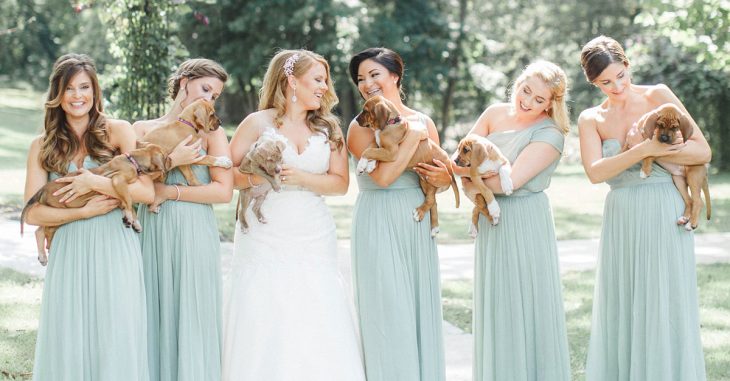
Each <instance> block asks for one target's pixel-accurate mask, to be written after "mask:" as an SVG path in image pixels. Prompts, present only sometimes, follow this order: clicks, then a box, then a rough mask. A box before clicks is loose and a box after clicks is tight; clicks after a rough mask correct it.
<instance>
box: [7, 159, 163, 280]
mask: <svg viewBox="0 0 730 381" xmlns="http://www.w3.org/2000/svg"><path fill="white" fill-rule="evenodd" d="M165 161H166V156H165V154H164V153H163V151H162V148H160V146H158V145H155V144H147V145H145V146H144V147H142V148H137V149H135V150H132V151H129V152H128V153H124V154H121V155H117V156H115V157H114V158H113V159H111V160H110V161H108V162H107V163H106V164H104V165H101V166H99V167H96V168H93V169H90V170H89V171H90V172H91V173H94V174H97V175H102V176H105V177H109V178H111V179H112V186H113V187H114V190H115V191H116V192H117V194H119V197H120V198H119V201H120V205H119V208H120V209H122V210H123V211H124V217H123V218H122V221H123V222H124V226H126V227H132V228H133V229H134V231H136V232H137V233H139V232H141V231H142V226H141V225H140V224H139V221H137V214H136V213H135V211H134V208H133V207H132V196H131V195H130V194H129V189H128V187H127V185H128V184H130V183H132V182H134V181H135V180H137V177H138V176H139V175H141V174H146V175H150V177H152V178H159V177H162V176H164V173H165V172H166V171H167V167H166V166H165ZM79 173H81V172H80V171H76V172H73V173H69V174H68V176H75V175H78V174H79ZM66 185H67V184H65V183H57V182H54V181H50V182H48V183H46V185H44V186H43V187H42V188H41V189H39V190H38V192H36V194H34V195H33V197H31V198H30V200H28V202H27V203H26V204H25V207H24V208H23V211H22V212H21V214H20V234H23V222H24V221H25V214H26V213H27V212H28V210H30V208H31V207H32V206H33V205H35V204H43V205H47V206H51V207H54V208H81V207H82V206H84V205H86V203H87V202H88V201H89V200H90V199H91V198H92V197H94V196H96V195H98V194H99V193H98V192H89V193H86V194H84V195H82V196H80V197H78V198H76V199H75V200H73V201H71V202H60V199H61V198H62V197H63V195H58V196H54V195H53V193H54V192H56V191H57V190H59V189H61V188H63V187H64V186H66ZM58 228H59V226H44V227H42V230H43V235H40V233H39V232H40V230H41V229H39V230H38V231H36V243H37V245H38V261H39V262H40V263H41V264H42V265H44V266H45V265H46V263H48V256H47V254H46V249H50V247H51V240H53V235H54V234H55V233H56V230H58ZM44 239H45V242H46V245H45V247H44V244H43V240H44Z"/></svg>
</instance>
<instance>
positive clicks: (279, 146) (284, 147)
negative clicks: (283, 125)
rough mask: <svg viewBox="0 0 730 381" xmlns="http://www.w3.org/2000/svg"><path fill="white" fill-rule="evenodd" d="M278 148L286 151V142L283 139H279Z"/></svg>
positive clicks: (280, 150)
mask: <svg viewBox="0 0 730 381" xmlns="http://www.w3.org/2000/svg"><path fill="white" fill-rule="evenodd" d="M276 149H278V150H279V152H284V150H285V149H286V143H284V142H282V141H281V140H277V141H276Z"/></svg>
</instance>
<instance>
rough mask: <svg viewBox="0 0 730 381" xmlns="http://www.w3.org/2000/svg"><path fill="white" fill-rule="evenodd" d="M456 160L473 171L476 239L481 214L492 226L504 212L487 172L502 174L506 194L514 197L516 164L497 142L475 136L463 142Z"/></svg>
mask: <svg viewBox="0 0 730 381" xmlns="http://www.w3.org/2000/svg"><path fill="white" fill-rule="evenodd" d="M453 158H454V162H455V163H456V165H458V166H460V167H467V168H469V178H470V179H471V181H472V183H474V185H475V186H476V188H477V191H478V193H477V194H476V195H475V196H474V209H473V210H472V213H471V226H470V227H469V235H471V236H472V238H474V237H476V235H477V231H478V228H477V226H478V221H479V213H482V214H484V215H485V216H487V218H489V220H490V221H491V222H492V225H497V224H498V223H499V217H500V213H501V212H500V209H499V204H498V203H497V200H496V199H495V198H494V193H492V191H491V190H490V189H489V188H488V187H487V186H486V185H485V184H484V181H483V180H482V175H483V174H484V173H486V172H487V171H494V172H498V173H499V180H500V182H501V185H502V190H503V191H504V193H505V194H506V195H510V194H512V190H513V189H514V187H513V185H512V178H511V177H510V176H511V175H512V165H511V164H510V162H509V160H507V158H506V157H505V156H504V155H503V154H502V151H500V150H499V148H498V147H497V146H496V145H494V143H492V142H490V141H489V140H488V139H487V138H485V137H483V136H479V135H474V134H471V135H467V136H466V137H464V139H462V140H461V141H460V142H459V146H458V149H457V150H456V152H455V153H454V155H453Z"/></svg>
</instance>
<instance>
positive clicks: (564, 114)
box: [511, 60, 570, 135]
mask: <svg viewBox="0 0 730 381" xmlns="http://www.w3.org/2000/svg"><path fill="white" fill-rule="evenodd" d="M533 76H534V77H537V78H539V79H540V80H542V81H543V82H544V83H545V85H547V87H548V88H549V89H550V95H551V97H550V107H548V109H547V111H546V112H547V114H548V116H550V117H551V118H552V119H553V120H554V121H555V124H557V126H558V128H559V129H560V131H561V132H562V133H563V134H564V135H565V134H567V133H568V131H570V118H569V117H568V106H566V98H567V97H568V77H567V76H566V75H565V72H564V71H563V69H561V68H560V66H558V65H556V64H554V63H552V62H550V61H543V60H540V61H535V62H533V63H531V64H529V65H527V67H525V70H523V71H522V73H521V74H520V76H519V77H517V79H516V80H515V83H514V85H513V87H512V97H511V99H512V103H513V104H514V100H515V96H516V94H517V88H518V87H520V85H522V83H523V82H525V81H526V80H527V78H530V77H533Z"/></svg>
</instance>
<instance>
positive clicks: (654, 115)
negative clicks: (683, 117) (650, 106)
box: [638, 111, 659, 139]
mask: <svg viewBox="0 0 730 381" xmlns="http://www.w3.org/2000/svg"><path fill="white" fill-rule="evenodd" d="M657 119H659V113H658V112H656V111H652V112H651V113H649V114H646V115H644V116H643V117H642V119H639V126H638V128H639V131H641V135H642V136H643V137H644V139H652V138H653V137H654V130H656V121H657ZM642 122H643V125H642V124H641V123H642Z"/></svg>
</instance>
